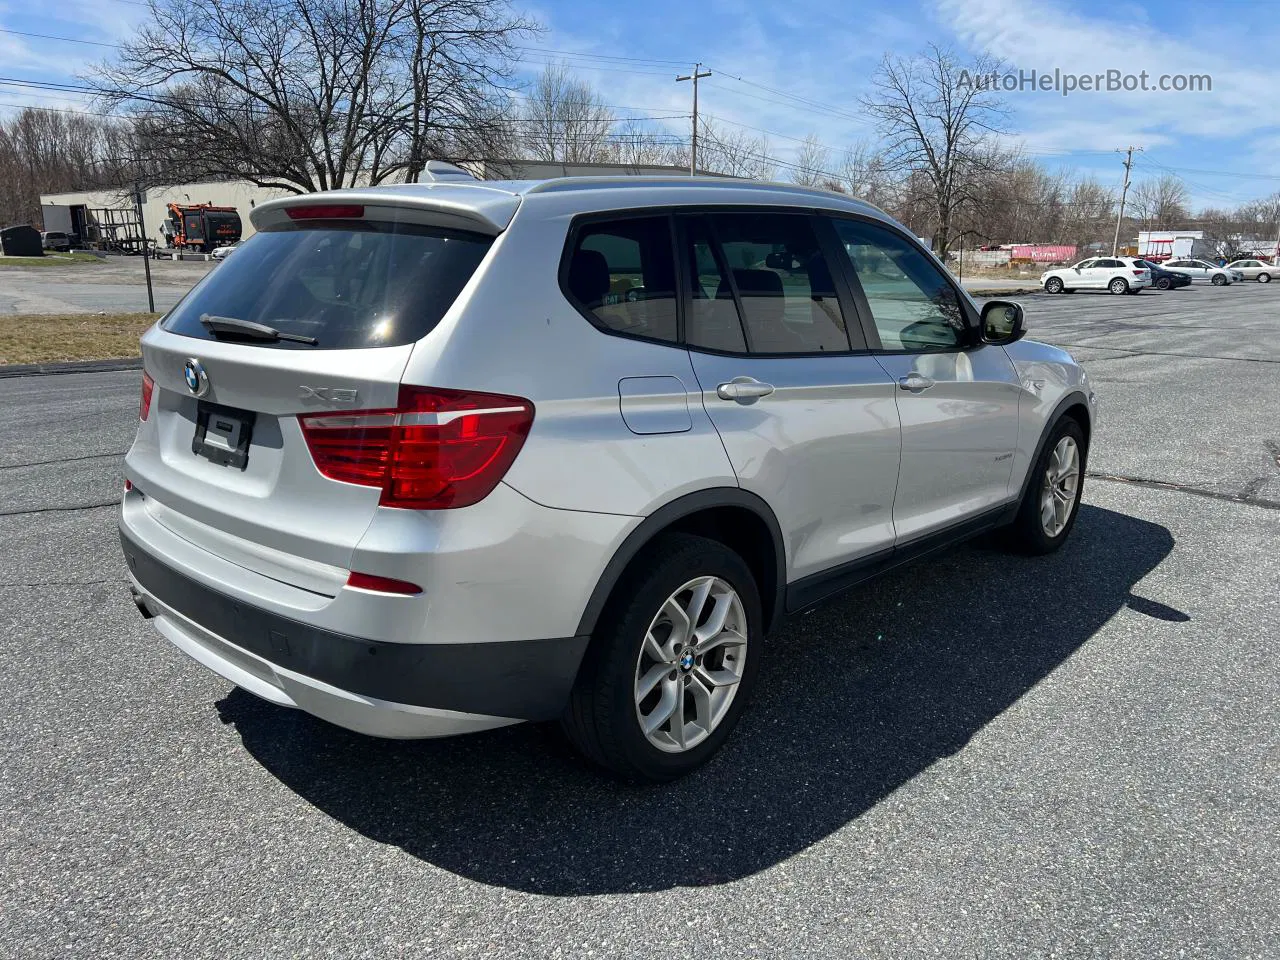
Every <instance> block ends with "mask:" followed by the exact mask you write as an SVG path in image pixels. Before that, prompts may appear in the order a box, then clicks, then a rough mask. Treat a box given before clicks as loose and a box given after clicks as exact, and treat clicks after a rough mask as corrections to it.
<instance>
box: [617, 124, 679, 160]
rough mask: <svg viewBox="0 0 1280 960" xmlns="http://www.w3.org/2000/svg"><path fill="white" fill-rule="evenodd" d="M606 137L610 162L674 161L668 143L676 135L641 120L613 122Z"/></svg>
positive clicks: (672, 140)
mask: <svg viewBox="0 0 1280 960" xmlns="http://www.w3.org/2000/svg"><path fill="white" fill-rule="evenodd" d="M609 139H610V157H611V159H612V160H613V162H615V163H624V164H627V165H628V166H631V167H653V166H670V165H673V164H674V162H675V161H674V160H673V159H672V147H673V145H674V144H675V142H676V141H677V140H678V139H679V138H678V137H676V136H675V135H673V134H669V133H665V132H663V131H661V130H658V129H655V128H654V127H653V126H652V125H651V124H647V123H645V122H644V121H641V120H627V121H625V122H623V123H621V124H615V125H614V127H613V130H612V132H611V133H610V135H609Z"/></svg>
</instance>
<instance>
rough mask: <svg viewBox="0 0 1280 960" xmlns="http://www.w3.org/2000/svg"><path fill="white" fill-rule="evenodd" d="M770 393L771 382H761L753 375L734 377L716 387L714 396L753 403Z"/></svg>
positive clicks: (771, 388) (771, 391)
mask: <svg viewBox="0 0 1280 960" xmlns="http://www.w3.org/2000/svg"><path fill="white" fill-rule="evenodd" d="M771 393H773V384H772V383H761V382H760V381H759V380H757V379H755V378H754V377H734V378H733V379H732V380H730V381H729V382H728V383H722V384H720V385H719V386H718V387H716V396H717V397H719V398H720V399H721V400H736V401H738V403H754V402H755V401H756V400H759V399H760V398H761V397H767V396H768V395H769V394H771Z"/></svg>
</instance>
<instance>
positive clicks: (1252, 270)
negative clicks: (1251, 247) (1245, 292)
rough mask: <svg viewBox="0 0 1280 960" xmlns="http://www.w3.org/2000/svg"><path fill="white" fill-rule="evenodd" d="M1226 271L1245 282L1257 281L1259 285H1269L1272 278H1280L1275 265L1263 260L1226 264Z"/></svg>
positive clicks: (1279, 272) (1237, 261)
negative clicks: (1236, 275)
mask: <svg viewBox="0 0 1280 960" xmlns="http://www.w3.org/2000/svg"><path fill="white" fill-rule="evenodd" d="M1227 269H1228V270H1233V271H1235V272H1236V273H1238V274H1240V276H1241V277H1242V278H1243V279H1245V280H1257V281H1258V282H1259V283H1270V282H1271V278H1272V277H1280V270H1277V269H1276V266H1275V264H1273V263H1267V262H1266V261H1265V260H1236V261H1234V262H1233V263H1228V264H1227Z"/></svg>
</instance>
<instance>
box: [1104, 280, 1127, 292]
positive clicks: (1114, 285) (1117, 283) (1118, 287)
mask: <svg viewBox="0 0 1280 960" xmlns="http://www.w3.org/2000/svg"><path fill="white" fill-rule="evenodd" d="M1107 289H1108V290H1110V291H1111V292H1112V293H1114V294H1116V295H1119V294H1122V293H1128V292H1129V281H1128V280H1126V279H1125V278H1124V277H1116V278H1115V279H1114V280H1112V281H1111V282H1110V283H1109V284H1107Z"/></svg>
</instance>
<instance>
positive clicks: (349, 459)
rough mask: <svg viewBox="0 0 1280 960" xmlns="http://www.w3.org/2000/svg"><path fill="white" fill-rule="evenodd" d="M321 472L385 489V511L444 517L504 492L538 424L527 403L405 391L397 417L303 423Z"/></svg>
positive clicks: (311, 418) (384, 413)
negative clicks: (509, 471) (447, 511)
mask: <svg viewBox="0 0 1280 960" xmlns="http://www.w3.org/2000/svg"><path fill="white" fill-rule="evenodd" d="M298 422H299V423H300V424H301V426H302V434H303V436H304V437H305V438H306V441H307V448H308V449H309V450H310V451H311V458H312V459H313V460H314V461H315V464H316V468H317V469H318V470H319V471H320V472H321V473H322V474H324V475H325V476H326V477H329V478H330V479H333V480H341V481H343V482H345V483H355V484H360V485H362V486H369V487H381V488H382V498H381V500H380V503H381V504H382V506H385V507H403V508H406V509H410V510H443V509H449V508H452V507H467V506H470V505H471V504H473V503H479V502H480V501H481V500H483V499H484V498H485V497H487V496H488V495H489V494H490V493H491V492H492V491H493V488H494V487H496V486H497V485H498V481H500V480H501V479H502V478H503V476H504V475H505V474H506V472H507V469H508V468H509V467H510V466H511V463H512V461H514V460H515V458H516V454H518V453H519V452H520V447H521V446H522V445H523V444H524V438H525V437H526V436H528V434H529V428H530V427H531V426H532V425H533V404H532V403H530V402H529V401H528V400H525V399H523V398H521V397H509V396H505V395H502V394H493V393H473V392H470V391H465V390H444V389H439V388H436V387H407V386H402V387H401V388H400V396H399V405H398V406H397V407H396V409H394V410H363V411H358V410H352V411H348V410H342V411H335V412H333V413H320V414H305V415H302V416H299V417H298Z"/></svg>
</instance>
